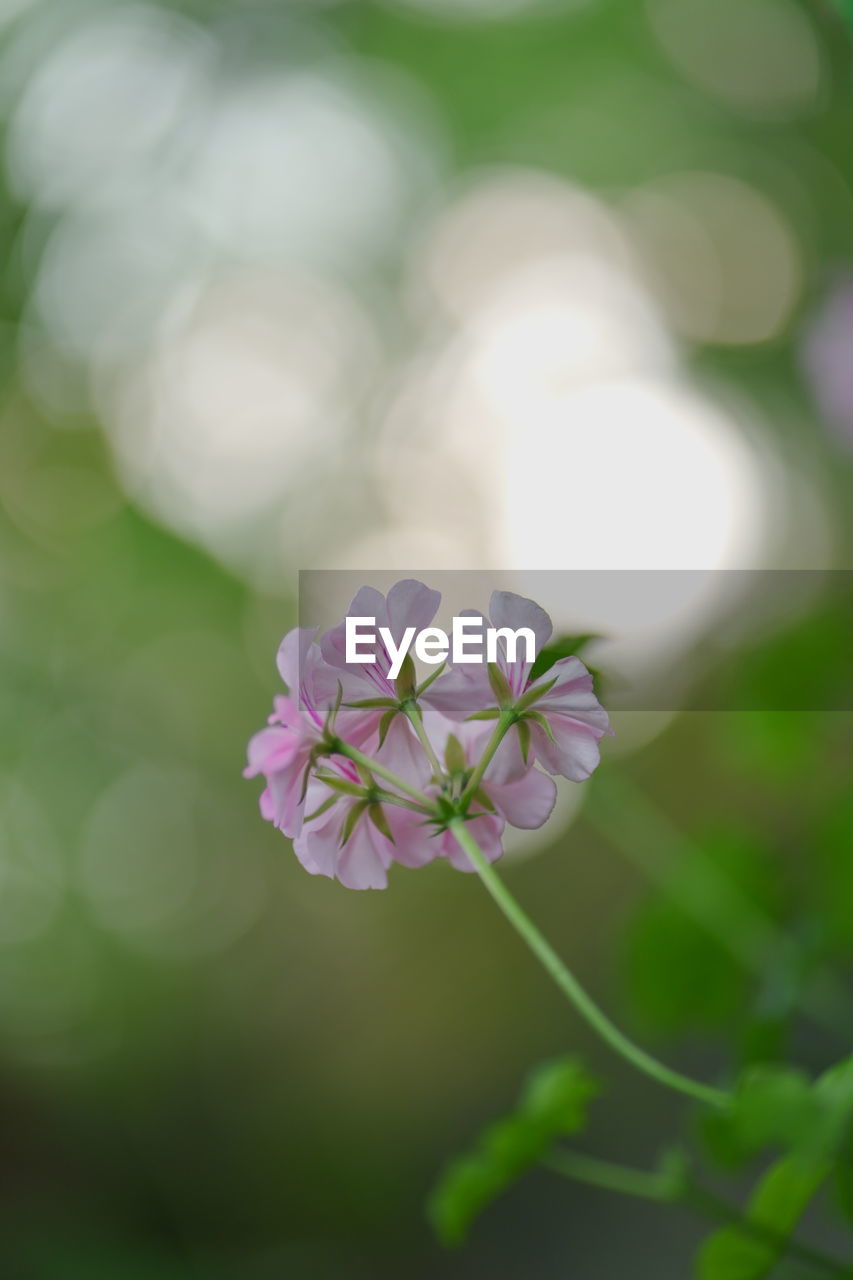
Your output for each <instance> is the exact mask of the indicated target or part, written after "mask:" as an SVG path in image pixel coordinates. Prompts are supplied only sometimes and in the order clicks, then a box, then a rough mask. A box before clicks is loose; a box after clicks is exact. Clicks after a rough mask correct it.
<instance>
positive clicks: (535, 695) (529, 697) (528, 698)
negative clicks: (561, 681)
mask: <svg viewBox="0 0 853 1280" xmlns="http://www.w3.org/2000/svg"><path fill="white" fill-rule="evenodd" d="M556 683H557V677H556V676H554V679H553V680H549V681H548V682H547V683H546V684H541V685H538V686H537V687H536V688H535V689H528V690H527V692H526V693H523V694H522V695H521V697H520V698H519V700H518V702H516V704H515V709H516V711H518V712H522V711H526V710H527V708H528V707H532V706H533V704H534V702H538V701H539V699H540V698H544V697H545V694H546V693H550V691H551V690H552V689H553V688H554V685H555V684H556Z"/></svg>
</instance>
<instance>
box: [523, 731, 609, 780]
mask: <svg viewBox="0 0 853 1280" xmlns="http://www.w3.org/2000/svg"><path fill="white" fill-rule="evenodd" d="M548 723H549V725H550V726H551V731H552V733H553V734H554V738H555V741H554V742H552V741H551V739H550V738H549V737H548V735H547V733H546V732H545V730H544V729H541V728H540V727H539V725H537V724H532V725H531V741H532V744H533V748H534V751H535V753H536V759H537V760H538V761H539V763H540V764H541V765H542V766H543V768H545V769H547V770H548V772H549V773H559V774H561V775H562V777H564V778H569V779H571V781H572V782H583V781H584V780H585V779H586V778H588V777H589V776H590V774H591V773H592V772H593V770H594V769H596V768H597V766H598V763H599V760H600V758H601V754H600V752H599V749H598V742H599V739H600V738H601V736H602V731H601V730H600V729H596V728H593V727H591V726H590V725H586V724H581V723H580V721H578V720H570V719H569V718H568V717H566V716H559V715H557V716H552V715H549V716H548Z"/></svg>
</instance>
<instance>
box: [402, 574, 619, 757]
mask: <svg viewBox="0 0 853 1280" xmlns="http://www.w3.org/2000/svg"><path fill="white" fill-rule="evenodd" d="M489 614H490V620H491V625H492V626H493V627H497V628H503V627H508V628H510V629H511V630H512V631H518V630H519V629H520V628H521V627H527V628H529V629H530V630H531V631H532V632H533V634H534V637H535V642H536V652H537V653H539V652H541V650H542V649H543V648H544V646H545V645H546V644H547V643H548V640H549V639H550V637H551V632H552V630H553V628H552V625H551V619H550V618H549V617H548V614H547V613H546V612H545V610H544V609H541V608H540V607H539V605H538V604H535V603H534V601H532V600H527V599H525V598H524V597H523V596H518V595H515V594H514V593H513V592H511V591H495V592H493V593H492V597H491V601H490V606H489ZM473 647H474V646H473V645H470V644H469V650H470V649H471V648H473ZM519 649H520V652H519V653H518V654H516V656H515V658H514V660H513V661H510V659H509V657H508V655H507V652H506V646H505V645H504V643H503V641H501V642H500V643H499V644H498V647H497V664H496V665H497V668H498V672H499V680H500V679H502V681H503V682H504V688H505V694H506V698H507V701H508V702H510V703H511V704H512V705H515V706H516V707H518V706H519V704H520V705H521V715H522V724H521V725H520V724H516V725H514V726H513V727H512V728H511V729H510V730H509V732H508V733H507V735H506V737H505V738H504V740H503V742H502V743H501V746H500V747H499V748H498V751H497V753H496V755H495V759H494V761H493V763H492V766H490V768H491V769H492V773H491V776H492V778H493V780H494V781H509V780H513V779H517V778H519V777H521V776H523V774H524V773H525V772H526V770H527V769H528V768H529V766H530V764H531V763H532V761H533V760H538V761H539V763H540V764H541V765H542V767H543V768H544V769H546V770H547V771H548V773H554V774H561V775H562V776H563V777H565V778H570V779H571V780H572V781H573V782H582V781H583V780H584V779H585V778H588V777H589V776H590V774H591V773H592V772H593V770H594V769H595V768H596V766H597V764H598V762H599V759H600V753H599V747H598V744H599V742H600V740H601V738H602V737H603V736H604V735H605V734H606V733H610V732H612V730H611V729H610V722H609V720H608V716H607V712H606V711H605V710H604V708H603V707H602V706H601V703H600V702H599V701H598V699H597V698H596V696H595V693H594V691H593V686H592V676H591V675H590V673H589V671H588V670H587V669H586V667H585V666H584V664H583V663H582V662H581V660H580V658H576V657H570V658H560V659H558V661H557V662H555V663H554V664H553V666H552V667H550V668H549V670H548V671H546V672H545V673H544V674H543V675H541V676H539V677H538V678H537V679H535V680H531V678H530V672H531V668H532V665H533V664H532V663H531V662H528V661H527V657H526V652H525V651H524V649H523V647H522V646H519ZM522 655H523V656H522ZM494 683H495V681H494V677H493V676H492V677H491V678H490V673H489V670H488V667H487V665H486V663H485V662H473V663H466V664H465V665H460V666H456V667H453V668H452V669H451V670H449V671H446V672H445V673H444V674H443V675H442V676H441V677H440V678H439V679H438V680H437V681H436V682H435V683H434V684H433V685H432V686H431V687H430V688H429V689H428V690H427V691H426V693H425V694H424V700H425V701H426V702H428V703H429V704H430V705H431V706H433V707H435V708H436V710H438V711H440V712H442V714H443V715H445V716H448V717H450V718H451V719H456V720H461V719H465V718H467V717H468V716H472V715H477V714H480V713H482V712H488V711H490V710H491V709H494V708H496V706H497V701H498V698H497V694H496V693H495V689H494V687H493V685H494Z"/></svg>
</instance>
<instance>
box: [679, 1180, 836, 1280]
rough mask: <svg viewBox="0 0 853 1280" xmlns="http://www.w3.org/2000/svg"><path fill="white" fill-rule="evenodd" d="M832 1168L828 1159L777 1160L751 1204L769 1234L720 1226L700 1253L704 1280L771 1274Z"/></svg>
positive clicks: (750, 1279)
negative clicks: (762, 1235)
mask: <svg viewBox="0 0 853 1280" xmlns="http://www.w3.org/2000/svg"><path fill="white" fill-rule="evenodd" d="M828 1172H829V1165H828V1164H827V1162H825V1161H816V1162H812V1161H805V1160H801V1159H798V1158H795V1157H790V1156H787V1157H785V1158H784V1159H782V1160H779V1161H777V1162H776V1164H774V1165H773V1166H772V1167H771V1168H770V1169H769V1170H768V1172H767V1173H766V1174H765V1175H764V1176H763V1178H762V1179H761V1181H760V1182H759V1183H758V1186H757V1187H756V1189H755V1191H754V1193H753V1195H752V1197H751V1199H750V1201H749V1205H748V1206H747V1210H746V1216H747V1217H748V1218H749V1220H750V1222H753V1223H755V1225H756V1226H757V1227H759V1228H763V1229H765V1230H766V1231H767V1232H768V1235H767V1238H766V1239H762V1238H760V1236H759V1235H758V1233H755V1234H753V1233H751V1232H750V1231H748V1230H746V1229H744V1228H742V1227H724V1228H723V1229H722V1230H720V1231H715V1232H714V1234H713V1235H711V1236H709V1237H708V1239H707V1240H706V1241H705V1242H704V1244H703V1245H702V1247H701V1249H700V1251H699V1254H698V1256H697V1260H696V1262H697V1266H696V1273H697V1275H698V1277H699V1280H763V1277H765V1276H768V1275H769V1274H770V1272H771V1270H772V1268H773V1266H774V1265H775V1263H776V1262H777V1261H778V1260H779V1258H780V1257H781V1255H782V1253H783V1252H784V1247H785V1240H786V1238H787V1237H788V1236H789V1235H790V1234H791V1232H792V1231H793V1229H794V1227H795V1226H796V1225H797V1223H798V1222H799V1220H800V1218H801V1216H802V1214H803V1213H804V1211H805V1209H806V1207H807V1205H808V1203H809V1201H810V1200H811V1199H812V1197H813V1196H814V1195H815V1194H816V1192H817V1191H818V1190H819V1188H820V1186H821V1183H822V1182H823V1181H824V1180H825V1178H826V1176H827V1173H828Z"/></svg>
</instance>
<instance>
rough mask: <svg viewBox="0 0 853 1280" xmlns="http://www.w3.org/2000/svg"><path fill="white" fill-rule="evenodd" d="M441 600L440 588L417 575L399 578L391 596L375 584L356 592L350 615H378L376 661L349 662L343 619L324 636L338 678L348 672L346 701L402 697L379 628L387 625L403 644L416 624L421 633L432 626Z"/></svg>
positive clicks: (328, 658)
mask: <svg viewBox="0 0 853 1280" xmlns="http://www.w3.org/2000/svg"><path fill="white" fill-rule="evenodd" d="M440 603H441V594H440V592H438V591H432V590H430V588H429V587H427V586H424V584H423V583H422V582H418V581H417V580H416V579H415V578H404V579H402V581H400V582H396V583H395V584H394V586H393V587H392V588H391V590H390V591H389V592H388V595H387V597H386V596H383V594H382V592H381V591H377V590H376V588H375V587H362V588H361V590H360V591H357V592H356V594H355V596H354V598H353V601H352V604H351V605H350V607H349V609H348V610H347V614H346V616H347V617H348V618H375V619H376V646H375V648H376V661H375V662H373V663H369V662H365V663H357V664H356V663H348V662H347V660H346V624H345V623H343V622H341V623H340V624H339V625H338V626H337V627H333V628H332V629H331V630H330V631H327V632H325V634H324V635H323V636H322V637H321V639H320V649H321V651H322V654H323V657H324V659H325V660H326V662H327V663H329V664H330V666H332V667H334V668H336V669H337V673H338V678H339V679H340V678H342V677H341V672H345V673H346V677H345V678H344V699H345V700H346V701H356V700H357V699H360V698H389V699H391V700H393V701H395V702H396V701H398V700H399V695H398V693H397V691H396V689H395V687H394V681H393V680H392V679H391V677H390V675H389V672H390V670H391V655H390V654H389V653H388V650H387V648H386V647H385V645H384V644H383V642H382V640H381V638H380V636H379V628H380V627H387V628H388V630H389V631H390V632H391V636H392V638H393V640H394V644H395V645H398V646H399V644H400V642H401V641H402V639H403V636H404V634H405V632H406V631H407V630H408V629H409V628H414V630H415V633H417V632H418V631H422V630H423V629H424V627H428V626H429V624H430V623H431V622H432V620H433V618H434V617H435V615H436V611H437V609H438V606H439V604H440Z"/></svg>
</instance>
